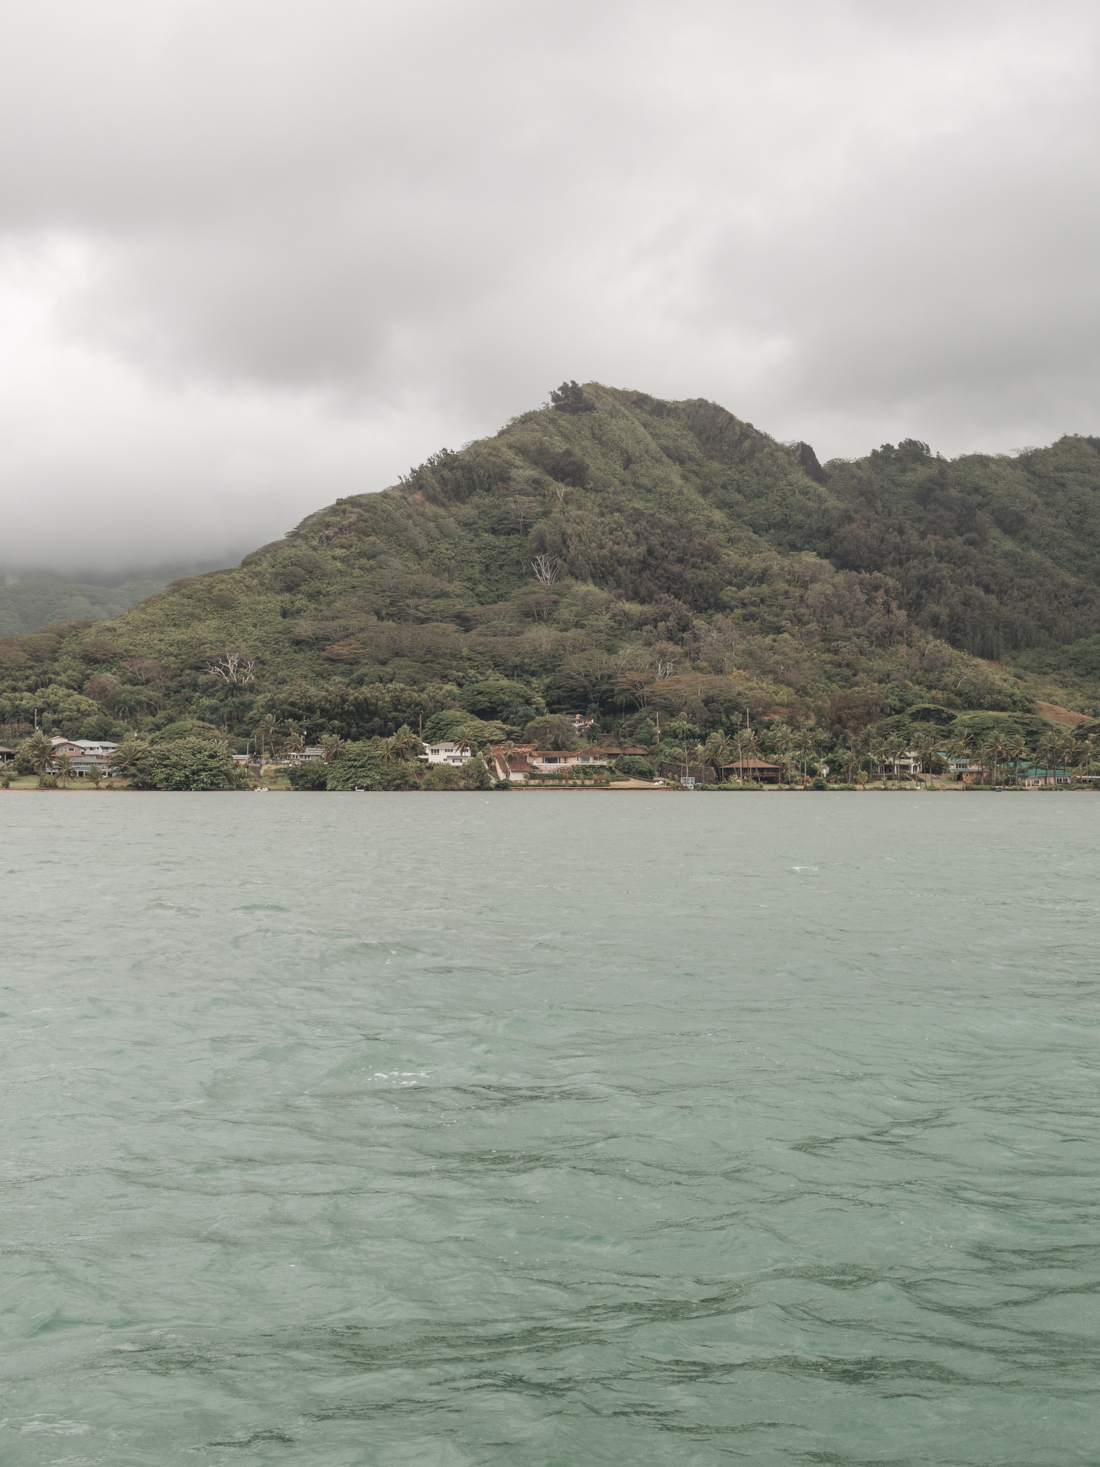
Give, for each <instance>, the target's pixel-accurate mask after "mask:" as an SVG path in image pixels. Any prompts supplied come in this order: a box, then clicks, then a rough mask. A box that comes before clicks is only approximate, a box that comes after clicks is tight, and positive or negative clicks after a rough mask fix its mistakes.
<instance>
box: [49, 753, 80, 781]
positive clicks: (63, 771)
mask: <svg viewBox="0 0 1100 1467" xmlns="http://www.w3.org/2000/svg"><path fill="white" fill-rule="evenodd" d="M53 769H54V773H55V774H56V775H57V777H58V779H59V780H61V782H62V784H68V782H69V781H70V780H72V779H75V778H76V770H75V769H74V768H73V761H72V760H71V759H70V758H69V756H68V754H58V756H57V758H56V759H55V760H54V761H53Z"/></svg>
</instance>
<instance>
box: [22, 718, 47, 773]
mask: <svg viewBox="0 0 1100 1467" xmlns="http://www.w3.org/2000/svg"><path fill="white" fill-rule="evenodd" d="M23 749H24V751H25V752H26V753H27V754H29V755H30V761H31V768H32V769H33V770H34V772H35V774H37V775H38V776H39V777H41V776H42V775H43V774H45V772H46V770H47V769H48V768H49V767H50V765H51V763H52V762H53V744H52V743H51V742H50V740H49V739H48V738H47V737H46V735H45V734H44V733H43V732H42V730H41V729H38V730H36V732H35V733H33V734H32V735H31V736H30V738H29V739H27V741H26V742H25V743H24V745H23Z"/></svg>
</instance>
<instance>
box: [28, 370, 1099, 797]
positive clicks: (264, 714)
mask: <svg viewBox="0 0 1100 1467" xmlns="http://www.w3.org/2000/svg"><path fill="white" fill-rule="evenodd" d="M1098 510H1100V439H1093V438H1085V437H1067V438H1063V439H1061V440H1060V441H1059V442H1058V443H1056V444H1054V445H1052V446H1051V447H1050V448H1045V449H1035V450H1028V451H1027V452H1025V453H1021V454H1019V455H1017V456H1015V457H1012V458H1009V457H999V456H990V455H968V456H966V457H963V458H960V459H957V460H954V461H947V460H945V459H942V458H940V457H938V456H937V455H934V454H932V453H931V452H930V451H929V449H928V448H927V446H926V445H924V444H921V443H917V442H915V441H912V440H908V441H906V442H904V443H901V444H900V445H897V446H896V447H895V446H892V445H886V446H884V447H883V448H881V449H877V450H875V451H874V452H873V453H871V454H869V455H867V457H866V458H863V459H860V460H857V461H853V462H847V461H833V462H830V463H827V464H825V465H824V466H821V465H820V464H819V463H818V461H817V459H816V457H815V455H814V453H813V450H812V449H810V448H809V447H808V446H807V445H805V444H797V445H793V446H792V445H784V444H781V443H777V442H776V441H775V440H774V439H772V438H770V437H769V436H768V435H767V434H765V433H762V432H760V431H759V430H757V429H755V428H754V427H753V426H752V425H751V424H749V423H745V422H742V421H740V420H739V419H737V418H735V417H734V416H733V415H732V414H730V413H728V412H726V411H725V410H724V409H723V408H720V407H718V406H716V405H715V404H713V403H709V402H704V401H701V400H692V401H686V402H663V401H660V400H658V399H655V398H652V397H649V396H647V395H646V394H645V393H641V392H625V391H617V390H613V389H610V388H606V387H602V386H600V385H599V384H596V383H587V384H585V385H583V386H580V385H578V384H576V383H563V384H562V386H561V387H560V388H558V389H556V390H555V392H554V393H552V394H551V405H550V406H549V407H547V408H544V409H542V410H540V411H537V412H529V413H525V414H523V415H521V416H520V417H519V418H516V419H514V420H513V421H512V422H511V423H509V424H508V425H507V426H506V427H505V428H503V429H502V430H501V431H500V432H499V433H498V434H496V435H495V436H494V437H492V438H488V439H484V440H482V441H480V442H476V443H473V444H470V445H469V446H468V447H467V448H465V449H463V450H462V451H461V452H451V451H449V450H442V451H441V452H439V453H438V454H435V455H434V456H433V457H432V458H430V459H429V460H428V461H427V462H426V463H424V464H422V465H420V467H419V468H416V469H414V470H412V471H411V472H410V473H409V475H408V476H407V478H406V479H404V480H403V481H402V482H401V483H400V484H399V485H397V486H395V487H394V488H392V489H388V490H385V491H383V492H382V493H379V494H361V495H355V496H351V497H349V498H346V499H341V500H339V501H337V503H336V504H334V505H332V506H330V507H329V508H327V509H323V510H319V511H318V512H317V513H316V514H312V515H310V516H309V517H308V518H307V519H306V520H304V521H303V522H302V524H301V525H299V526H298V527H297V529H295V530H292V531H291V532H289V533H288V534H287V535H286V537H285V538H284V539H283V540H280V541H278V542H276V543H275V544H272V545H268V546H265V547H264V548H263V549H261V550H258V551H256V552H254V553H253V554H251V555H248V556H246V557H245V559H244V561H243V562H242V564H241V566H240V567H239V568H237V569H235V570H226V571H216V572H211V573H208V574H206V575H202V576H197V577H192V578H189V579H186V580H182V581H177V582H174V583H173V584H172V585H171V586H169V587H168V588H166V589H165V590H163V591H161V592H159V593H158V594H156V595H154V596H152V597H150V598H149V599H148V600H146V601H144V602H143V603H142V604H141V605H140V606H137V607H136V608H134V609H133V610H130V611H128V612H126V613H125V614H123V615H120V616H116V617H115V618H114V619H113V620H108V621H100V622H95V623H90V622H88V621H87V620H77V619H69V620H60V621H55V622H51V623H48V624H47V625H45V626H43V627H41V628H39V629H38V630H36V631H34V632H32V633H28V634H25V635H20V636H11V637H7V638H6V639H4V640H2V641H0V740H3V741H4V742H7V743H15V742H16V741H18V740H19V739H20V738H22V737H23V736H25V735H26V734H27V733H28V732H29V731H30V727H31V725H32V724H33V721H34V714H35V710H37V715H38V724H39V726H40V727H45V728H47V729H50V730H57V731H59V732H63V733H65V734H66V735H68V736H70V737H92V738H94V737H113V738H116V739H117V738H122V739H126V740H128V741H130V742H133V741H134V740H135V739H136V740H137V741H138V742H139V743H140V745H141V746H142V747H144V748H145V749H146V751H147V752H146V754H145V755H144V756H141V758H144V760H145V763H144V764H142V763H141V758H139V759H138V760H137V762H136V763H135V765H134V770H133V773H134V778H135V781H136V782H138V783H141V782H142V781H143V780H145V781H153V782H155V783H157V784H160V785H162V786H163V787H169V782H170V781H171V780H173V779H175V778H177V776H176V775H174V774H170V773H169V772H167V771H168V765H169V763H172V764H173V767H175V766H176V765H179V766H180V767H181V768H182V767H184V766H186V768H187V770H190V771H191V772H190V773H185V774H181V775H179V776H178V777H179V778H181V779H195V780H198V779H207V778H209V779H214V778H216V777H221V776H217V775H216V774H215V773H214V770H215V768H220V769H221V770H222V774H223V775H224V776H225V777H226V778H228V773H227V771H226V765H225V763H222V764H218V763H217V759H215V756H214V755H213V754H210V753H209V749H210V748H211V746H212V745H214V744H218V745H219V747H222V746H224V747H222V754H223V755H224V756H225V757H226V758H227V757H228V756H227V753H226V751H227V750H228V749H234V750H237V751H243V750H244V749H245V748H246V747H251V748H253V749H256V750H259V751H260V752H261V753H262V754H263V757H264V758H268V757H270V755H271V754H272V753H278V752H280V751H282V750H285V749H288V748H292V747H295V746H299V747H300V746H301V745H302V743H303V741H308V742H310V743H324V744H325V745H326V749H327V752H326V760H325V764H326V766H327V771H326V774H325V782H326V787H327V788H337V787H339V788H349V789H354V788H371V789H377V788H401V787H408V786H409V784H410V783H416V782H418V779H419V778H420V777H421V776H422V775H423V771H422V770H420V769H418V766H417V765H416V760H415V755H414V754H413V753H411V752H410V749H411V745H409V744H408V740H412V739H415V738H416V737H417V736H418V735H419V734H420V733H421V732H423V734H424V735H425V736H427V737H428V738H429V739H432V740H436V739H456V740H457V739H462V738H465V739H466V740H467V741H468V742H469V743H470V745H471V746H472V747H473V748H474V749H483V748H484V747H485V746H486V745H487V744H489V743H491V742H501V741H506V740H508V739H512V740H515V741H519V740H520V739H521V737H522V736H523V731H524V730H526V731H527V733H528V735H529V736H530V737H532V738H537V739H538V740H539V741H542V742H549V743H553V740H554V739H555V738H559V739H565V738H567V737H568V736H569V735H568V730H567V729H566V726H565V725H564V724H563V723H562V722H561V721H560V720H559V719H558V718H557V717H556V716H557V715H560V714H562V713H564V712H566V711H568V712H576V711H579V712H584V713H587V714H588V715H589V716H591V717H592V718H594V719H595V727H594V729H593V732H592V735H591V737H593V738H597V737H601V736H606V735H609V734H614V735H616V736H618V737H620V738H622V739H624V740H627V739H629V740H631V741H634V742H638V743H641V744H642V745H644V746H645V747H646V748H647V750H649V751H650V756H651V757H650V759H649V760H647V761H646V762H653V761H660V760H663V759H666V758H667V757H669V756H670V753H673V752H674V751H677V750H678V751H679V752H680V754H681V755H683V754H684V751H685V750H686V751H688V753H691V751H693V750H697V749H699V748H704V749H705V748H708V747H709V748H710V749H711V751H712V752H711V754H710V755H708V756H707V761H709V763H710V765H711V766H713V767H717V763H720V762H721V761H720V760H719V761H717V763H716V758H717V756H716V755H715V754H714V752H713V751H714V750H715V749H716V748H718V747H719V745H721V744H723V743H724V744H725V746H726V750H727V753H728V752H729V751H730V750H731V749H732V750H733V753H731V754H730V759H729V760H728V761H727V762H731V761H732V760H733V759H734V758H736V757H737V750H738V749H740V751H741V753H742V754H744V755H745V757H752V754H751V752H748V745H749V743H751V742H752V741H755V748H756V750H757V751H758V752H760V753H765V754H766V753H769V752H773V753H774V752H780V751H781V748H782V746H783V742H784V740H785V739H787V737H788V735H789V736H790V738H791V739H793V740H794V741H795V744H796V745H798V744H799V741H801V742H802V743H803V744H806V742H807V740H808V741H809V742H808V745H807V747H806V748H801V747H800V746H799V747H794V748H793V749H792V751H791V752H790V753H789V754H785V755H782V762H785V767H789V768H790V769H791V770H792V771H794V770H797V772H798V774H799V776H800V777H801V775H802V774H803V773H805V775H806V777H807V778H811V777H820V775H818V774H817V772H816V771H817V768H818V766H819V765H820V763H821V762H822V760H824V761H825V762H829V763H832V762H835V760H836V758H837V757H838V756H839V755H840V754H851V753H852V751H853V750H857V749H859V748H862V747H863V746H864V745H865V744H867V741H868V740H869V739H873V738H875V737H878V738H880V739H888V738H895V737H902V736H903V734H904V736H905V737H908V738H910V739H911V740H912V739H916V738H918V737H922V738H924V739H925V742H927V741H928V739H930V738H931V737H932V732H931V731H938V738H939V740H940V742H941V744H942V742H943V741H944V739H945V738H947V737H948V736H949V735H951V736H955V735H957V736H958V737H959V738H962V737H963V736H964V734H965V733H966V729H965V727H964V726H963V725H961V724H960V723H959V718H960V716H961V715H968V714H970V713H972V712H976V711H981V712H982V713H983V714H984V715H986V716H987V717H993V716H995V715H1001V716H1002V717H1004V718H1006V719H1008V720H1009V722H1012V720H1015V721H1014V722H1012V730H1013V732H1014V733H1015V732H1016V731H1019V730H1022V729H1024V726H1025V724H1027V722H1028V720H1031V721H1032V722H1033V723H1036V724H1037V728H1038V725H1039V724H1041V730H1043V731H1045V732H1046V733H1049V732H1050V730H1051V729H1052V727H1054V726H1053V725H1051V724H1049V723H1047V722H1045V721H1041V720H1040V721H1036V720H1035V719H1034V713H1035V708H1036V704H1037V702H1047V703H1051V704H1057V705H1060V706H1062V707H1066V708H1070V709H1073V710H1076V711H1079V712H1081V713H1084V714H1086V715H1089V716H1090V717H1091V716H1095V715H1096V714H1100V514H1098V513H1097V511H1098ZM1005 727H1006V729H1007V727H1008V724H1007V723H1006V725H1005ZM658 728H659V730H660V744H659V745H658ZM555 730H556V731H555ZM988 732H989V730H987V734H988ZM405 734H407V735H408V738H407V739H406V747H405V748H404V750H403V751H399V752H398V754H396V755H395V754H394V753H393V750H392V747H391V748H389V749H388V748H387V741H392V740H393V739H394V738H395V737H398V736H404V735H405ZM1004 736H1005V737H1010V735H1009V734H1008V733H1005V735H1004ZM1020 736H1021V737H1023V734H1021V735H1020ZM1041 736H1043V735H1042V734H1041V732H1040V731H1037V729H1030V727H1029V731H1028V732H1027V738H1028V740H1030V745H1029V746H1036V747H1037V745H1038V742H1039V741H1040V739H1041ZM860 741H862V743H861V742H860ZM1080 742H1081V741H1080V740H1078V741H1077V743H1080ZM177 744H182V745H186V748H177V749H176V750H175V752H174V753H173V754H172V755H171V758H170V759H169V761H168V763H165V762H164V760H163V759H162V762H161V763H159V764H154V762H152V757H153V756H152V754H151V753H149V752H148V751H150V750H155V749H159V748H161V747H163V746H168V745H171V746H175V745H177ZM199 744H202V745H203V746H204V747H205V748H206V749H207V751H208V754H207V755H204V756H202V758H200V756H199V752H198V745H199ZM159 757H160V756H159V755H158V758H159ZM218 757H222V756H218ZM165 758H167V756H165ZM203 759H206V760H207V763H206V764H205V765H204V764H203ZM707 761H704V762H707ZM873 762H874V761H873V759H872V758H871V756H870V755H868V756H867V757H866V758H865V759H864V766H865V767H864V770H863V772H864V773H865V774H867V775H868V777H871V773H872V770H871V765H872V764H873ZM879 763H880V765H881V763H882V761H881V760H880V761H879ZM200 766H202V767H203V768H206V769H207V771H208V772H207V773H206V774H202V773H200V772H199V771H200ZM654 767H655V764H654ZM854 768H855V766H854V765H853V770H854ZM430 777H431V778H432V779H437V780H445V779H446V778H449V776H445V775H443V774H439V775H438V776H437V775H436V773H435V771H434V770H433V771H432V774H431V776H430ZM853 777H854V774H853ZM308 778H309V779H312V780H316V779H318V778H319V776H318V775H315V774H314V775H310V776H308ZM306 779H307V776H306V775H304V774H302V775H300V776H298V781H299V782H298V784H297V787H299V788H304V787H305V785H304V784H303V783H301V781H305V780H306ZM171 787H181V786H176V785H171ZM182 787H188V788H194V787H201V786H197V785H194V784H190V785H185V786H182Z"/></svg>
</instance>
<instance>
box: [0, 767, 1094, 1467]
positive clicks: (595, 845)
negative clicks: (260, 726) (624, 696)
mask: <svg viewBox="0 0 1100 1467" xmlns="http://www.w3.org/2000/svg"><path fill="white" fill-rule="evenodd" d="M1098 822H1100V800H1095V799H1094V797H1093V796H1091V795H1080V796H1076V795H1005V796H995V795H992V794H969V795H965V796H963V795H953V796H948V795H942V796H935V795H930V794H913V795H902V794H897V795H872V794H863V795H858V794H857V795H845V794H839V795H834V794H814V795H799V794H793V795H786V794H779V793H774V792H773V793H766V794H760V795H731V796H709V795H702V794H697V795H695V796H694V797H691V798H689V797H686V796H682V795H679V794H676V793H668V794H663V795H662V794H652V795H651V794H629V795H623V794H617V795H616V794H599V795H597V794H591V793H590V794H587V795H585V794H567V793H565V794H551V793H548V794H537V795H519V794H510V795H507V796H502V795H497V794H489V795H476V794H470V795H454V794H451V795H441V796H437V797H435V798H430V797H427V796H424V795H341V796H337V795H324V796H320V795H309V796H307V795H283V796H278V795H277V796H276V797H275V798H273V799H271V800H255V799H251V798H249V797H248V796H246V795H233V794H229V795H136V794H115V793H107V792H103V793H92V792H80V793H73V792H68V793H58V794H54V795H50V796H46V795H32V794H8V795H4V796H0V841H2V845H0V871H2V897H3V900H2V903H0V937H2V944H3V947H2V951H3V980H2V991H0V1009H3V1011H4V1014H3V1026H4V1027H3V1034H4V1052H3V1068H2V1071H0V1075H2V1083H3V1109H2V1115H3V1122H4V1129H3V1138H4V1146H3V1169H2V1194H0V1200H2V1206H3V1218H2V1229H0V1237H2V1271H3V1309H4V1313H3V1324H4V1335H3V1352H2V1356H0V1359H2V1366H3V1373H2V1391H3V1400H2V1402H0V1461H2V1462H3V1463H4V1464H6V1467H25V1464H27V1467H29V1464H34V1467H40V1464H65V1467H78V1464H79V1467H85V1464H110V1467H129V1464H135V1467H137V1464H140V1467H149V1464H156V1467H159V1464H161V1463H169V1464H176V1463H181V1464H182V1463H194V1462H200V1463H207V1464H233V1467H252V1464H299V1463H302V1464H309V1467H360V1464H363V1467H366V1464H370V1467H375V1464H377V1467H398V1464H417V1467H420V1464H424V1467H467V1464H492V1467H498V1464H499V1467H504V1464H508V1467H517V1464H518V1467H559V1464H560V1467H581V1464H602V1463H616V1464H620V1463H633V1464H676V1467H680V1464H685V1467H686V1464H691V1467H709V1464H712V1463H713V1464H717V1463H722V1464H725V1463H731V1462H741V1461H744V1462H749V1463H753V1464H763V1467H771V1464H787V1463H798V1464H804V1463H826V1464H849V1463H850V1464H866V1467H870V1464H885V1463H889V1464H902V1463H914V1464H917V1463H919V1464H945V1463H952V1464H954V1463H965V1464H982V1467H985V1464H992V1463H997V1464H1002V1463H1011V1464H1021V1467H1025V1464H1026V1467H1045V1464H1050V1467H1055V1464H1057V1467H1065V1464H1072V1463H1096V1462H1098V1461H1100V1410H1098V1405H1100V1401H1098V1383H1100V1378H1098V1374H1097V1365H1098V1363H1100V1298H1098V1294H1100V1214H1098V1210H1097V1204H1098V1201H1100V1197H1098V1185H1097V1184H1098V1177H1100V1135H1098V1125H1097V1122H1098V1118H1100V1091H1098V1087H1100V1054H1098V1039H1100V1002H1098V999H1100V972H1098V962H1097V947H1096V937H1097V906H1098V899H1100V887H1098V876H1100V856H1098V841H1097V834H1096V832H1097V826H1098Z"/></svg>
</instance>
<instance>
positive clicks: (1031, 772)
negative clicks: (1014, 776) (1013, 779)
mask: <svg viewBox="0 0 1100 1467" xmlns="http://www.w3.org/2000/svg"><path fill="white" fill-rule="evenodd" d="M1071 779H1072V776H1071V775H1070V773H1069V771H1068V770H1067V769H1044V768H1043V767H1042V765H1039V764H1025V765H1024V767H1023V768H1022V769H1021V770H1020V787H1021V789H1025V790H1038V789H1043V788H1044V787H1049V786H1051V785H1059V784H1069V783H1070V782H1071Z"/></svg>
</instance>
